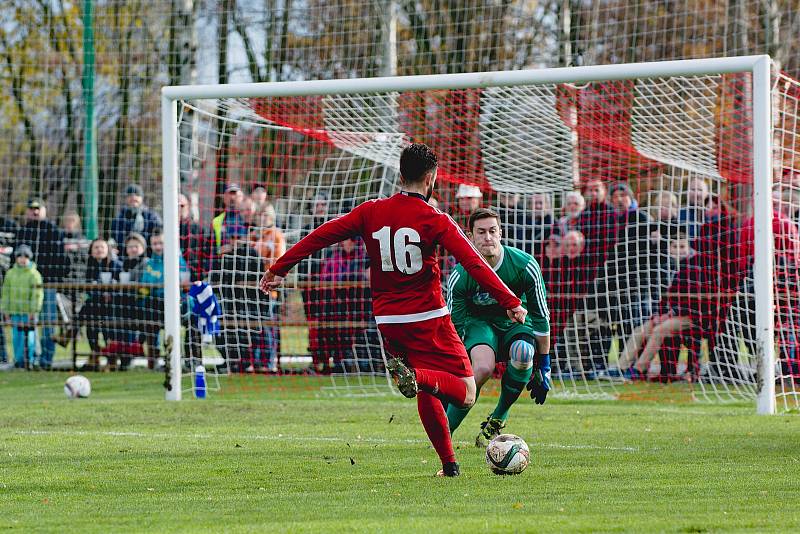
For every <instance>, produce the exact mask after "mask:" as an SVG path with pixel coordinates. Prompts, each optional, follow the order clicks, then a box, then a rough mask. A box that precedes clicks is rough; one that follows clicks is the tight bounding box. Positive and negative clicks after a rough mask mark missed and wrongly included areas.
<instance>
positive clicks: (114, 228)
mask: <svg viewBox="0 0 800 534" xmlns="http://www.w3.org/2000/svg"><path fill="white" fill-rule="evenodd" d="M139 214H141V216H142V221H141V222H142V227H141V228H139V229H137V228H136V227H135V226H136V219H137V217H138V215H139ZM161 226H162V222H161V217H159V216H158V214H157V213H156V212H154V211H153V210H151V209H150V208H148V207H147V206H142V207H141V209H139V210H133V209H131V208H129V207H127V206H125V207H124V208H122V209H121V210H120V211H119V213H117V216H116V217H114V220H113V221H111V237H113V238H114V241H116V242H117V245H118V246H119V248H120V254H122V255H125V239H126V238H127V237H128V234H130V233H131V232H139V233H140V234H142V237H144V240H145V242H146V243H150V235H152V233H153V230H155V229H156V228H161Z"/></svg>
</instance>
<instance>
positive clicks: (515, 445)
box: [486, 434, 531, 475]
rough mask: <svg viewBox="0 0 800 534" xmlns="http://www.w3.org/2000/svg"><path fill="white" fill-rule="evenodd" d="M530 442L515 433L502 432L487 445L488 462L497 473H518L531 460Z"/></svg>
mask: <svg viewBox="0 0 800 534" xmlns="http://www.w3.org/2000/svg"><path fill="white" fill-rule="evenodd" d="M530 454H531V453H530V450H529V449H528V444H527V443H525V440H523V439H522V438H521V437H519V436H515V435H514V434H500V435H499V436H497V437H496V438H494V439H493V440H492V441H490V442H489V445H488V446H487V447H486V464H487V465H488V466H489V469H491V470H492V473H494V474H495V475H517V474H519V473H522V472H523V471H525V468H526V467H528V462H529V460H530Z"/></svg>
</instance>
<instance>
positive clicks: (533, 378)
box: [447, 208, 551, 447]
mask: <svg viewBox="0 0 800 534" xmlns="http://www.w3.org/2000/svg"><path fill="white" fill-rule="evenodd" d="M499 222H500V221H499V217H498V215H497V213H495V212H494V211H492V210H489V209H485V208H480V209H477V210H475V211H474V212H473V213H472V214H471V215H470V217H469V224H468V228H469V235H468V237H469V238H470V240H471V241H472V243H473V244H474V245H475V247H476V248H477V249H478V252H480V253H481V255H482V256H483V257H484V259H485V260H486V261H487V263H488V264H489V266H490V267H492V269H494V271H495V272H496V273H497V275H498V276H499V277H500V279H501V280H502V281H503V282H505V284H506V285H507V286H508V287H509V288H510V289H511V291H512V292H514V293H515V294H516V295H517V296H519V297H520V299H521V300H522V306H523V307H525V308H526V309H527V310H528V316H527V318H526V320H525V322H524V323H523V324H519V323H515V322H514V321H511V320H510V319H509V318H508V315H506V310H505V309H504V308H503V307H502V306H500V305H498V303H497V301H495V300H494V299H493V298H492V297H491V296H490V295H489V293H488V292H487V291H485V290H484V289H482V288H481V287H480V286H479V285H478V283H477V282H475V280H474V279H473V278H472V277H471V276H469V275H468V274H467V273H466V271H465V270H464V268H463V267H462V266H461V265H457V266H456V267H455V269H453V272H452V273H451V274H450V278H449V279H448V282H447V287H448V298H447V304H448V307H449V308H450V314H451V318H452V320H453V324H454V325H455V327H456V331H457V332H458V335H459V336H460V337H461V339H462V340H463V341H464V346H465V347H466V349H467V353H468V354H469V357H470V359H471V360H472V368H473V370H474V373H475V382H476V386H477V393H478V394H480V389H481V386H483V384H485V383H486V381H487V380H488V379H489V377H490V376H491V375H492V371H493V370H494V367H495V364H496V363H497V362H498V361H507V362H508V365H507V367H506V370H505V372H504V373H503V377H502V381H501V384H502V389H501V392H500V399H499V400H498V401H497V406H496V407H495V409H494V411H493V412H492V413H491V414H489V417H487V418H486V421H484V422H483V423H481V431H480V433H479V434H478V436H477V438H476V439H475V445H476V446H478V447H485V446H486V445H487V444H488V442H489V441H490V440H492V439H493V438H494V437H496V436H498V435H500V434H501V431H502V429H503V428H504V427H505V426H506V420H507V419H508V411H509V409H510V408H511V405H512V404H514V402H515V401H516V400H517V399H518V398H519V396H520V394H521V393H522V391H523V389H525V388H526V387H527V389H529V390H530V392H531V398H532V399H534V401H535V402H536V404H544V402H545V399H546V398H547V392H548V391H550V387H551V381H550V312H549V311H548V309H547V293H546V290H545V286H544V281H543V279H542V271H541V269H540V268H539V264H538V263H537V262H536V260H535V259H534V258H533V257H532V256H531V255H530V254H527V253H525V252H523V251H521V250H519V249H516V248H513V247H507V246H504V245H502V244H501V243H500V238H501V237H502V236H501V231H500V224H499ZM476 398H477V397H476ZM469 410H470V408H469V407H467V408H459V407H457V406H456V405H454V404H450V405H449V406H448V407H447V420H448V423H449V426H450V432H451V433H452V432H454V431H455V430H456V428H458V426H459V425H460V424H461V421H463V420H464V417H466V416H467V414H468V413H469Z"/></svg>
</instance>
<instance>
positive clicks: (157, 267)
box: [139, 254, 189, 298]
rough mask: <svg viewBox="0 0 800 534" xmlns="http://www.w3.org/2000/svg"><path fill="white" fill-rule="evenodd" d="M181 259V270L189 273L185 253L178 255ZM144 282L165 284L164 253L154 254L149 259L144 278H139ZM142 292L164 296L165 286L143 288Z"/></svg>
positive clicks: (144, 294) (143, 293)
mask: <svg viewBox="0 0 800 534" xmlns="http://www.w3.org/2000/svg"><path fill="white" fill-rule="evenodd" d="M178 260H179V261H180V272H181V273H188V272H189V267H187V266H186V260H184V259H183V255H182V254H181V255H179V256H178ZM139 281H140V282H141V283H143V284H163V283H164V255H163V254H161V255H158V254H153V255H152V256H151V257H150V258H148V259H147V262H146V263H145V266H144V269H143V271H142V278H141V279H140V280H139ZM139 292H140V294H141V295H143V296H147V295H150V296H153V297H158V298H163V297H164V288H163V287H153V288H142V289H141V290H140V291H139Z"/></svg>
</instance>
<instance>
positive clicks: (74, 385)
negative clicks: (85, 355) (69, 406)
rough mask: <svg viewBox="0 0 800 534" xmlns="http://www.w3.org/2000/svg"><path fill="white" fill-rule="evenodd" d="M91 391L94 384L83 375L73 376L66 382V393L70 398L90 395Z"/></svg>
mask: <svg viewBox="0 0 800 534" xmlns="http://www.w3.org/2000/svg"><path fill="white" fill-rule="evenodd" d="M91 392H92V384H91V382H89V379H88V378H86V377H85V376H83V375H75V376H71V377H69V378H67V381H66V382H64V394H66V396H67V397H69V398H70V399H78V398H84V397H88V396H89V394H90V393H91Z"/></svg>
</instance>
